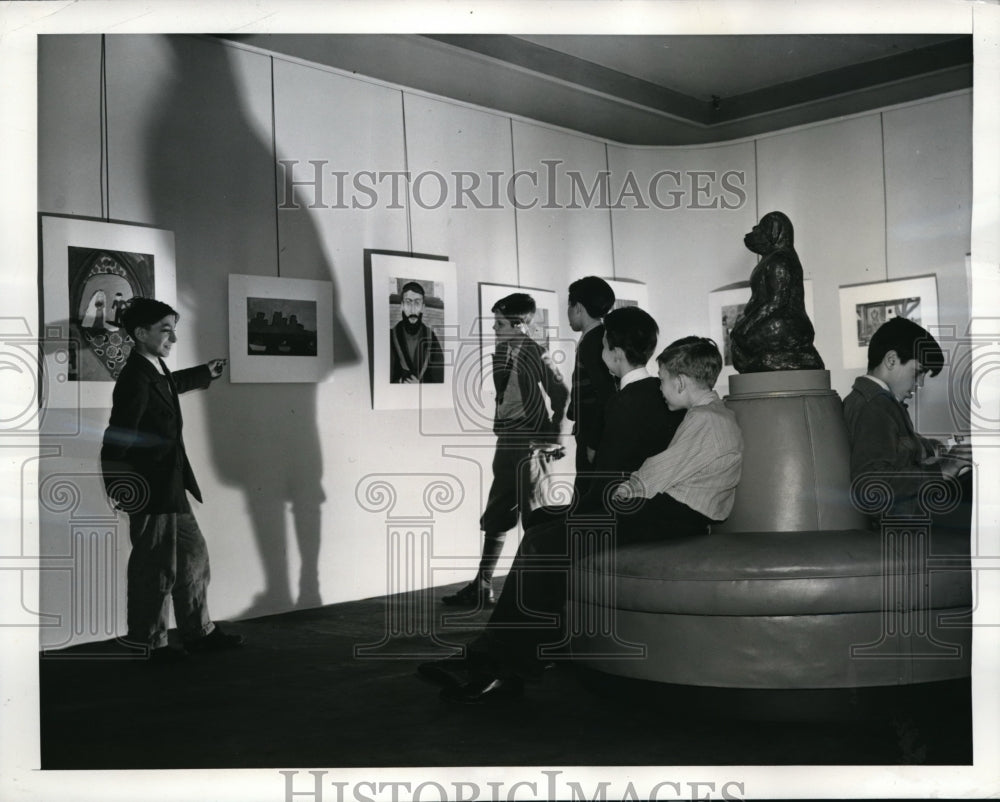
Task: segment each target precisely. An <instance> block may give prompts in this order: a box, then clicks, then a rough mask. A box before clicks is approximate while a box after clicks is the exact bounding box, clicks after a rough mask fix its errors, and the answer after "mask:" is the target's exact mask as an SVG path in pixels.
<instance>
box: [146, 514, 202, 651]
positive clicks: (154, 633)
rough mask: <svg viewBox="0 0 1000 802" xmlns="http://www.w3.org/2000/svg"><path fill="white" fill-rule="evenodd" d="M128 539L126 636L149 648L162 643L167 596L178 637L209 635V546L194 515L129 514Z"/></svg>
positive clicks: (166, 618)
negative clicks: (172, 611)
mask: <svg viewBox="0 0 1000 802" xmlns="http://www.w3.org/2000/svg"><path fill="white" fill-rule="evenodd" d="M129 538H130V540H131V541H132V553H131V555H130V556H129V560H128V640H129V641H132V642H134V643H142V644H145V645H147V646H149V647H150V648H153V649H156V648H160V647H162V646H166V645H167V622H168V615H169V611H170V610H169V607H168V605H169V603H170V599H171V598H173V602H174V618H175V619H176V621H177V630H178V632H179V633H180V636H181V638H182V640H185V641H192V640H195V639H197V638H200V637H202V636H203V635H207V634H208V633H210V632H211V631H212V630H213V629H214V626H213V625H212V619H211V618H210V617H209V614H208V603H207V601H206V598H205V594H206V591H207V589H208V581H209V578H210V572H209V566H208V547H207V546H206V545H205V538H204V537H202V534H201V530H200V529H199V528H198V522H197V521H196V520H195V518H194V515H192V514H191V513H189V512H187V513H180V512H178V513H173V512H170V513H159V514H155V515H130V516H129Z"/></svg>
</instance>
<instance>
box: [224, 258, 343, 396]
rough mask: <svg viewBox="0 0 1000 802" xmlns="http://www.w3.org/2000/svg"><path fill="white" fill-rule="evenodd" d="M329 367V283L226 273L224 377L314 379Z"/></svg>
mask: <svg viewBox="0 0 1000 802" xmlns="http://www.w3.org/2000/svg"><path fill="white" fill-rule="evenodd" d="M332 369H333V285H332V284H331V283H330V282H329V281H313V280H310V279H298V278H278V277H274V276H242V275H236V274H232V275H230V276H229V379H230V381H232V382H234V383H251V382H256V383H275V382H302V383H311V382H320V381H323V379H324V378H326V377H327V376H328V375H329V374H330V372H331V370H332Z"/></svg>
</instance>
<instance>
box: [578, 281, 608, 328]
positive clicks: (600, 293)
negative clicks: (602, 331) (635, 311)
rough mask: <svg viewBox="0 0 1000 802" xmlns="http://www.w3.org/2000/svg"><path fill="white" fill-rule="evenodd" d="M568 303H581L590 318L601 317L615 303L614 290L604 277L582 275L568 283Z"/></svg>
mask: <svg viewBox="0 0 1000 802" xmlns="http://www.w3.org/2000/svg"><path fill="white" fill-rule="evenodd" d="M569 302H570V304H583V308H584V309H586V310H587V314H588V315H590V316H591V317H592V318H597V319H599V318H602V317H604V316H605V315H606V314H607V313H608V312H610V311H611V309H612V307H613V306H614V305H615V291H614V290H613V289H611V285H610V284H608V282H606V281H605V280H604V279H602V278H598V277H597V276H584V277H583V278H578V279H577V280H576V281H574V282H573V283H572V284H570V285H569Z"/></svg>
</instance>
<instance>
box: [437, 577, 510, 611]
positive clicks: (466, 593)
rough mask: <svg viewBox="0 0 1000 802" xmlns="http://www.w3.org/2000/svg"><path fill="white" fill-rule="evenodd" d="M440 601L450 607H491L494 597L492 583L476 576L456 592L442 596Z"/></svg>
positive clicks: (494, 600) (494, 601)
mask: <svg viewBox="0 0 1000 802" xmlns="http://www.w3.org/2000/svg"><path fill="white" fill-rule="evenodd" d="M441 602H442V603H443V604H447V605H450V606H452V607H492V606H493V605H494V604H495V603H496V598H495V597H494V595H493V584H492V583H491V582H484V581H483V580H482V579H479V578H478V577H477V578H476V579H473V580H472V581H471V582H470V583H469V584H468V585H466V586H465V587H464V588H462V589H461V590H460V591H458V592H457V593H452V594H450V595H448V596H442V597H441Z"/></svg>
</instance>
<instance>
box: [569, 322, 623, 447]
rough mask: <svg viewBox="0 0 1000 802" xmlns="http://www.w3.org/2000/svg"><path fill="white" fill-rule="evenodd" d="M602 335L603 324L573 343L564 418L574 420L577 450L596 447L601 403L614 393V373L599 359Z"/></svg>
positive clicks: (598, 442) (601, 408)
mask: <svg viewBox="0 0 1000 802" xmlns="http://www.w3.org/2000/svg"><path fill="white" fill-rule="evenodd" d="M603 338H604V326H603V325H600V326H595V327H594V328H592V329H591V330H590V331H588V332H587V333H586V334H584V335H583V336H582V337H581V338H580V342H579V343H578V344H577V346H576V365H575V366H574V368H573V383H572V392H571V394H570V400H569V412H568V413H567V415H566V417H568V418H569V419H570V420H571V421H573V422H574V425H573V434H574V436H575V437H576V447H577V448H578V449H579V448H581V447H582V448H593V449H595V450H596V449H597V446H598V445H599V444H600V442H601V434H602V433H603V431H604V406H605V404H607V402H608V399H609V398H611V396H612V395H614V392H615V379H614V376H612V375H611V372H610V371H609V370H608V366H607V365H605V364H604V360H603V359H602V358H601V352H602V351H603V350H604V342H603Z"/></svg>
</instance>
